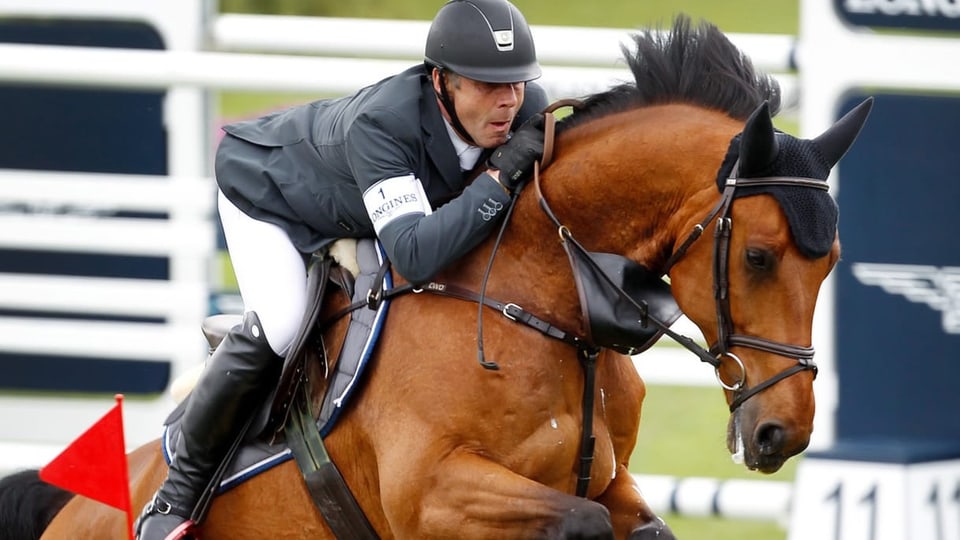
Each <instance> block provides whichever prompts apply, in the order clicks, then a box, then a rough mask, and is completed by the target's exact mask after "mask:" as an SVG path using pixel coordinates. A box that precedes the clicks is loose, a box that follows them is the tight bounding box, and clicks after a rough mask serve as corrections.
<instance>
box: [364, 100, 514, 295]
mask: <svg viewBox="0 0 960 540" xmlns="http://www.w3.org/2000/svg"><path fill="white" fill-rule="evenodd" d="M385 120H386V121H387V122H389V120H390V118H389V116H388V117H386V118H385V117H382V116H381V117H379V118H376V117H372V116H368V117H366V118H362V119H358V121H357V122H355V123H354V125H353V126H352V127H351V129H350V133H349V135H348V140H347V142H348V154H349V156H350V157H349V158H348V159H349V160H350V167H351V170H352V172H353V174H354V175H355V178H356V180H357V184H358V185H359V186H360V189H361V191H362V192H363V193H364V206H365V207H366V209H367V213H368V215H369V217H370V219H371V222H373V223H374V228H375V230H376V231H377V237H378V238H379V239H380V241H381V243H382V244H383V247H384V250H385V251H386V252H387V257H389V259H390V261H391V262H392V263H393V265H394V268H396V270H397V271H398V272H399V273H400V275H402V276H403V277H404V278H406V279H407V280H408V281H410V282H411V283H414V284H422V283H426V282H427V281H429V280H430V279H431V278H432V277H433V276H434V275H436V274H437V273H438V272H440V271H441V270H442V269H444V268H446V267H447V266H448V265H449V264H450V263H452V262H453V261H455V260H457V259H459V258H460V257H463V256H464V255H465V254H466V253H467V252H469V251H470V250H471V249H473V248H474V247H476V246H477V244H479V243H480V242H481V241H483V239H485V238H486V237H487V236H488V235H489V234H490V232H491V231H492V230H493V229H494V228H495V227H496V224H497V223H498V222H499V221H500V217H501V215H502V214H503V213H504V212H505V210H506V208H507V206H508V204H509V202H510V197H509V196H508V195H507V194H506V192H505V191H504V190H503V188H501V187H500V185H499V184H497V183H496V181H494V180H493V178H491V177H490V176H489V175H487V174H481V175H480V176H479V177H478V178H476V179H475V180H474V181H473V182H472V183H471V184H470V185H469V186H467V187H466V189H464V190H463V191H462V192H461V193H460V194H459V195H458V196H457V197H456V198H454V199H452V200H450V201H449V202H447V203H446V204H444V205H443V206H441V207H439V208H437V209H435V210H431V205H430V203H429V202H428V201H426V200H419V201H417V200H415V199H425V195H423V188H422V186H420V180H419V179H417V178H416V176H415V170H416V167H415V166H414V162H413V161H412V160H413V159H414V157H413V156H415V155H417V151H416V150H415V149H416V148H417V145H420V144H422V143H421V142H420V141H419V139H418V138H417V137H416V134H414V133H411V130H410V129H409V128H408V129H403V127H402V126H396V125H392V126H386V125H383V122H384V121H385ZM417 129H419V127H417ZM403 178H409V181H410V182H414V183H415V186H416V188H419V189H416V188H404V189H405V191H403V192H402V193H400V192H396V191H395V192H394V193H393V195H395V196H398V197H401V198H403V197H405V198H404V199H402V200H399V199H398V202H397V205H399V206H400V210H399V213H400V214H401V215H398V216H389V217H387V218H386V219H383V216H382V214H381V212H384V211H386V212H388V213H389V212H390V210H391V209H390V208H383V207H381V206H380V204H379V203H374V202H373V201H374V200H376V199H377V197H379V196H380V195H382V194H383V191H382V189H381V186H382V184H380V182H384V181H386V182H390V183H391V184H393V181H395V180H399V179H403ZM402 185H404V186H408V185H410V184H409V183H404V184H402ZM389 198H390V199H392V198H393V197H389ZM380 202H381V203H383V204H388V203H389V201H387V200H383V199H381V201H380ZM380 220H383V221H385V222H386V223H385V224H383V225H380V224H379V223H378V222H379V221H380Z"/></svg>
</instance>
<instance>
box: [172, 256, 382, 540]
mask: <svg viewBox="0 0 960 540" xmlns="http://www.w3.org/2000/svg"><path fill="white" fill-rule="evenodd" d="M350 244H351V247H349V248H347V249H346V250H343V249H340V253H339V254H336V255H333V256H332V255H331V254H330V252H329V251H328V252H327V253H323V254H317V255H314V256H313V258H312V260H311V263H310V265H309V266H308V279H307V288H308V294H309V297H308V298H310V302H311V303H310V304H309V306H308V309H307V310H306V312H305V316H304V318H303V322H302V323H301V327H300V329H299V331H298V334H297V338H296V339H295V341H294V344H293V345H292V346H291V348H290V351H289V352H288V354H287V356H286V358H285V360H284V366H283V369H282V372H281V376H280V379H279V383H278V384H277V385H276V387H275V388H274V390H273V393H272V395H271V397H270V399H268V400H266V401H265V404H264V406H263V407H262V408H261V410H260V411H259V413H258V414H256V415H255V416H254V418H253V419H252V420H251V423H250V427H249V428H248V429H247V430H246V431H245V432H244V433H243V434H241V436H240V437H239V438H238V440H237V441H236V442H235V444H234V447H233V448H232V449H231V451H230V452H229V453H228V455H227V456H226V457H225V458H224V461H223V463H222V464H221V466H220V467H219V469H218V471H217V474H216V475H215V478H214V479H213V480H212V482H211V484H210V486H208V488H207V490H206V493H207V494H208V495H207V496H206V497H204V498H203V499H202V500H201V501H200V503H199V504H198V508H197V509H196V510H195V511H194V512H195V514H196V515H198V516H199V518H201V519H202V516H203V515H204V514H205V513H206V509H207V508H208V507H209V504H210V502H211V501H212V498H213V496H214V495H215V494H219V493H222V492H224V491H226V490H229V489H231V488H233V487H235V486H237V485H239V484H240V483H243V482H244V481H246V480H248V479H250V478H252V477H254V476H256V475H258V474H260V473H262V472H265V471H266V470H269V469H270V468H272V467H275V466H277V465H279V464H281V463H284V462H286V461H288V460H290V459H291V458H294V459H296V460H297V463H298V465H299V467H300V469H301V472H302V473H303V476H304V481H305V482H306V484H307V488H308V491H309V492H310V493H311V496H312V497H313V499H314V503H315V504H316V506H317V507H318V509H319V510H320V511H321V513H322V514H323V515H324V517H325V518H326V520H327V523H328V525H330V526H331V528H332V529H333V530H334V531H337V530H341V531H351V532H350V534H349V535H347V536H342V535H339V534H338V537H343V538H364V539H366V538H376V535H375V533H373V529H372V527H370V525H369V523H368V522H367V521H366V518H365V516H363V513H362V511H361V510H360V508H359V505H357V503H356V501H355V500H354V499H353V496H352V494H351V493H350V491H349V489H348V488H347V486H346V483H345V482H344V480H343V478H342V477H341V476H340V473H339V471H338V470H337V469H336V467H335V466H334V464H333V463H332V462H331V461H330V458H329V456H328V455H327V453H326V449H325V448H324V446H323V438H324V437H325V436H326V435H327V434H328V433H329V432H330V431H331V430H332V429H333V427H334V425H335V424H336V421H337V419H338V418H339V416H340V413H341V412H342V411H343V410H345V408H346V406H347V404H348V402H349V399H350V397H351V396H352V395H353V391H354V390H356V389H357V388H359V387H360V386H361V384H360V380H361V377H362V374H363V372H364V368H365V367H366V365H367V362H368V360H369V359H370V357H371V356H372V355H373V351H374V348H375V345H376V337H377V335H378V334H379V328H380V326H381V325H382V323H383V320H384V319H385V318H386V313H387V308H388V306H389V300H388V299H381V300H380V301H378V302H376V303H371V302H369V301H368V298H367V297H368V293H369V291H372V290H389V289H391V288H392V281H391V277H390V275H389V273H388V272H386V271H385V269H386V265H385V264H384V262H385V255H384V254H383V251H382V249H381V248H380V245H379V242H377V241H375V240H372V239H370V240H367V239H365V240H360V241H358V242H356V243H355V246H356V247H355V250H354V248H353V247H352V246H353V244H354V242H353V241H352V240H351V241H350ZM354 251H355V253H354ZM335 253H336V252H335ZM346 259H349V260H346ZM341 261H342V262H341ZM351 267H352V268H353V270H350V269H349V268H351ZM354 272H356V273H354ZM330 285H333V286H334V287H335V288H337V289H339V291H340V292H342V293H344V294H346V295H347V298H348V299H351V300H353V302H352V303H351V304H350V306H351V307H350V308H349V309H348V310H344V311H341V312H339V313H337V314H334V315H333V316H332V317H331V320H330V321H321V320H320V316H321V312H322V308H323V306H324V299H325V298H326V297H327V290H328V287H329V286H330ZM364 307H366V308H369V309H365V308H364ZM347 314H349V315H350V322H349V324H348V329H347V332H346V334H345V336H344V339H343V343H342V345H341V346H340V352H339V354H338V356H337V358H336V359H335V361H334V362H330V361H329V359H328V358H327V350H328V348H327V347H325V346H324V343H323V337H322V331H323V327H324V326H325V322H331V323H332V322H334V321H336V320H338V319H339V318H340V316H342V315H347ZM240 321H241V316H240V315H213V316H211V317H208V318H207V319H206V320H204V322H203V325H202V331H203V334H204V336H205V337H206V339H207V341H208V343H209V345H210V350H211V352H212V351H213V350H214V349H216V347H217V345H219V343H220V342H221V341H222V340H223V338H224V337H225V336H226V334H227V333H228V332H229V331H230V329H231V328H232V327H233V326H235V325H236V324H239V323H240ZM371 336H372V337H371ZM311 376H312V377H314V378H317V377H322V379H323V381H321V382H322V384H320V385H312V384H309V381H308V379H309V378H310V377H311ZM192 383H195V380H192V381H180V382H179V383H178V385H179V386H180V388H179V390H178V391H180V392H184V393H187V392H189V390H190V386H191V384H192ZM311 386H320V387H322V388H323V396H314V395H312V394H311V392H312V391H313V390H311ZM319 397H322V400H321V405H320V411H319V415H317V414H314V412H315V409H314V407H313V406H312V403H314V402H315V401H316V399H315V398H319ZM185 407H186V401H183V402H181V403H180V404H179V405H178V407H177V408H176V409H175V410H174V411H173V413H171V414H170V416H169V417H168V418H167V420H166V422H165V429H164V434H163V437H162V439H161V445H162V449H163V453H164V458H165V459H166V460H167V462H168V463H169V462H170V461H171V459H172V456H171V450H172V449H173V448H174V447H175V446H176V444H175V443H176V440H177V437H179V434H180V419H181V417H182V416H183V412H184V410H185ZM328 514H330V515H328Z"/></svg>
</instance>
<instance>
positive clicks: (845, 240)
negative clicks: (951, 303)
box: [836, 94, 960, 462]
mask: <svg viewBox="0 0 960 540" xmlns="http://www.w3.org/2000/svg"><path fill="white" fill-rule="evenodd" d="M864 97H865V96H863V95H854V96H850V97H849V99H847V100H846V101H845V103H844V105H843V111H842V112H846V111H847V110H849V109H851V108H853V106H854V105H856V104H857V103H859V102H860V101H861V100H862V99H863V98H864ZM875 97H876V102H875V103H874V107H873V111H872V113H871V115H870V118H869V120H868V121H867V125H866V127H865V128H864V130H863V132H862V133H861V134H860V137H859V139H858V140H857V142H856V144H855V145H854V147H853V149H851V151H850V152H849V153H848V154H847V156H846V157H844V158H843V160H842V161H841V162H840V165H839V177H840V186H839V196H838V201H839V204H840V239H841V243H842V245H843V255H842V259H841V262H840V264H839V265H838V267H837V269H836V277H837V282H836V284H837V287H836V291H837V295H836V343H837V369H838V375H839V393H840V396H839V397H840V401H839V410H838V412H837V419H836V420H837V424H836V427H837V439H838V447H839V448H841V449H851V450H852V451H853V452H855V453H857V452H866V453H868V454H870V453H872V454H875V455H873V456H872V457H873V458H876V459H885V460H890V461H902V462H909V461H913V460H925V459H930V458H937V459H939V458H941V457H960V335H957V334H947V333H946V332H945V331H944V330H943V327H942V323H941V319H942V317H943V313H942V312H941V311H937V310H934V309H933V308H931V307H930V306H929V305H927V304H925V303H916V302H912V301H909V300H907V299H906V298H905V297H904V296H902V295H899V294H891V293H887V292H885V291H884V290H883V289H882V288H880V287H878V286H872V285H871V286H868V285H865V284H863V283H861V282H860V281H859V280H857V278H856V277H854V276H853V274H852V271H851V265H852V264H854V263H884V264H916V265H933V266H938V267H943V266H954V267H960V238H958V235H957V233H958V231H960V227H958V223H957V219H958V210H960V97H944V96H916V95H914V96H904V95H891V94H879V95H875Z"/></svg>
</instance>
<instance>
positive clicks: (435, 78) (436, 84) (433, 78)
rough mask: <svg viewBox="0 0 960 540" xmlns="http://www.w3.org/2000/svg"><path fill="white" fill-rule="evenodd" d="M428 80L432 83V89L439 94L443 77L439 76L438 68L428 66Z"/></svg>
mask: <svg viewBox="0 0 960 540" xmlns="http://www.w3.org/2000/svg"><path fill="white" fill-rule="evenodd" d="M430 82H432V83H433V91H434V92H436V93H437V95H440V85H441V84H442V83H443V77H441V76H440V70H439V69H438V68H435V67H434V68H430Z"/></svg>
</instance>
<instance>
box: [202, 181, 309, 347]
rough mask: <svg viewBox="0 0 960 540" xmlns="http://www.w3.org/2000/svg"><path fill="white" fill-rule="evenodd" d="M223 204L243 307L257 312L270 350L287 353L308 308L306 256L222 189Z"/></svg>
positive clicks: (223, 220)
mask: <svg viewBox="0 0 960 540" xmlns="http://www.w3.org/2000/svg"><path fill="white" fill-rule="evenodd" d="M218 207H219V210H220V222H221V224H222V225H223V234H224V236H225V237H226V240H227V249H228V251H229V253H230V260H231V262H232V263H233V271H234V273H235V274H236V276H237V284H238V285H239V287H240V296H241V297H242V298H243V309H244V311H255V312H257V315H258V316H259V317H260V323H261V325H262V326H263V332H264V335H266V337H267V342H268V343H269V344H270V348H271V349H273V352H275V353H277V354H278V355H281V356H282V355H284V354H286V352H287V349H288V348H290V345H292V343H293V340H294V338H296V337H297V336H296V333H297V330H298V329H299V328H300V322H301V320H302V319H303V312H304V310H305V309H306V306H307V270H306V264H305V263H304V258H303V254H302V253H300V252H299V251H298V250H297V248H295V247H294V245H293V243H292V242H290V239H289V238H288V237H287V234H286V233H285V232H284V231H283V229H281V228H280V227H277V226H276V225H273V224H272V223H267V222H264V221H258V220H255V219H253V218H251V217H250V216H248V215H246V214H244V213H243V212H241V211H240V210H239V209H238V208H237V207H236V206H234V205H233V203H231V202H230V200H229V199H227V198H226V196H224V194H223V193H222V192H221V193H219V195H218Z"/></svg>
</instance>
